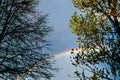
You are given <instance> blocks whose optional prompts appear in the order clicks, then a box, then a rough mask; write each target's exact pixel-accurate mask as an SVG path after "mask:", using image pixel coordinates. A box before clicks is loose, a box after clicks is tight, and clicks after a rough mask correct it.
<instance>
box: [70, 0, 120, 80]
mask: <svg viewBox="0 0 120 80" xmlns="http://www.w3.org/2000/svg"><path fill="white" fill-rule="evenodd" d="M72 1H73V4H74V6H75V7H76V8H78V9H79V10H80V14H78V13H76V12H75V13H74V14H73V16H72V17H71V19H70V28H71V30H72V33H73V34H76V35H77V36H78V39H77V42H78V43H79V47H80V48H83V49H86V51H84V50H83V51H82V52H79V54H78V55H77V56H75V57H73V59H74V60H75V62H74V65H75V66H77V65H79V64H82V65H85V66H87V67H88V68H89V69H90V71H91V72H92V73H95V74H96V75H97V76H98V77H99V78H100V79H114V80H116V79H120V62H119V61H120V40H119V38H120V26H119V25H120V24H119V23H120V22H119V18H120V15H119V14H120V12H119V8H120V1H118V0H72ZM113 5H114V6H113ZM96 48H98V49H96ZM101 65H102V66H101Z"/></svg>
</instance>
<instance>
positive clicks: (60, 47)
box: [39, 0, 78, 80]
mask: <svg viewBox="0 0 120 80" xmlns="http://www.w3.org/2000/svg"><path fill="white" fill-rule="evenodd" d="M39 8H40V9H41V11H42V12H43V13H45V14H49V16H48V22H49V23H48V25H49V26H52V28H53V32H52V33H51V35H50V36H49V39H50V40H51V42H52V44H53V45H52V46H51V49H52V50H50V51H49V53H50V54H57V53H60V52H63V51H66V50H69V49H72V48H75V47H77V46H78V44H77V43H76V42H75V41H76V38H77V37H76V35H73V34H72V33H71V30H70V28H69V19H70V17H71V16H72V15H73V13H74V11H75V8H74V6H73V4H72V1H71V0H41V3H40V5H39ZM55 60H56V63H55V64H54V66H55V67H58V68H60V70H59V72H57V73H55V77H54V78H52V80H74V77H73V75H74V74H73V72H74V71H75V69H76V68H75V67H74V66H72V64H71V62H70V55H66V56H62V57H58V58H55ZM69 74H70V76H69Z"/></svg>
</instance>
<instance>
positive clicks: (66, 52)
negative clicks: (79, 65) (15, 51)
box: [16, 48, 84, 80]
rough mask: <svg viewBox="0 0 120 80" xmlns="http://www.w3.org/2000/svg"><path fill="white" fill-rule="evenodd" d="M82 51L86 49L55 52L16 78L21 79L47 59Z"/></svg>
mask: <svg viewBox="0 0 120 80" xmlns="http://www.w3.org/2000/svg"><path fill="white" fill-rule="evenodd" d="M80 51H84V49H83V48H74V49H71V50H67V51H64V52H60V53H57V54H54V55H52V56H50V57H48V58H46V59H45V60H42V61H39V62H37V63H36V64H34V65H33V66H31V67H30V68H29V69H28V70H26V71H25V72H23V73H22V74H20V75H18V76H17V78H16V80H21V79H22V78H23V77H24V76H25V74H27V73H28V72H29V71H32V70H33V69H34V68H35V67H37V66H38V65H41V64H42V63H45V62H47V61H49V60H51V59H53V58H57V57H61V56H64V55H68V54H71V52H74V53H77V52H80Z"/></svg>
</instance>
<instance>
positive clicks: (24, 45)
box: [0, 0, 53, 80]
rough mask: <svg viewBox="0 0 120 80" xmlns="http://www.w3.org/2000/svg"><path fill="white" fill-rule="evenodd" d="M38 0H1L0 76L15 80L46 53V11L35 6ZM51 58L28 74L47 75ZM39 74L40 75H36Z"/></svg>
mask: <svg viewBox="0 0 120 80" xmlns="http://www.w3.org/2000/svg"><path fill="white" fill-rule="evenodd" d="M37 3H38V1H37V0H0V79H2V80H6V79H10V80H14V79H15V78H16V77H17V76H18V75H20V74H22V73H25V71H27V70H28V69H29V68H31V67H32V66H33V65H34V64H36V63H37V62H38V61H42V60H45V59H46V58H47V57H48V56H49V55H48V54H46V53H45V52H44V50H45V49H46V48H47V47H48V46H49V45H50V44H49V41H47V39H46V37H47V35H48V34H49V32H51V28H50V27H48V26H47V25H46V24H47V21H46V20H47V19H46V17H47V15H42V14H41V13H40V12H38V11H37V10H36V8H35V7H36V4H37ZM52 69H53V68H52V66H51V62H46V63H44V64H41V65H39V66H38V67H37V68H35V69H34V70H33V71H31V72H29V75H26V76H30V77H33V78H35V77H42V78H47V79H49V78H50V77H51V76H52V74H51V73H50V70H52ZM38 74H39V75H38Z"/></svg>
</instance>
